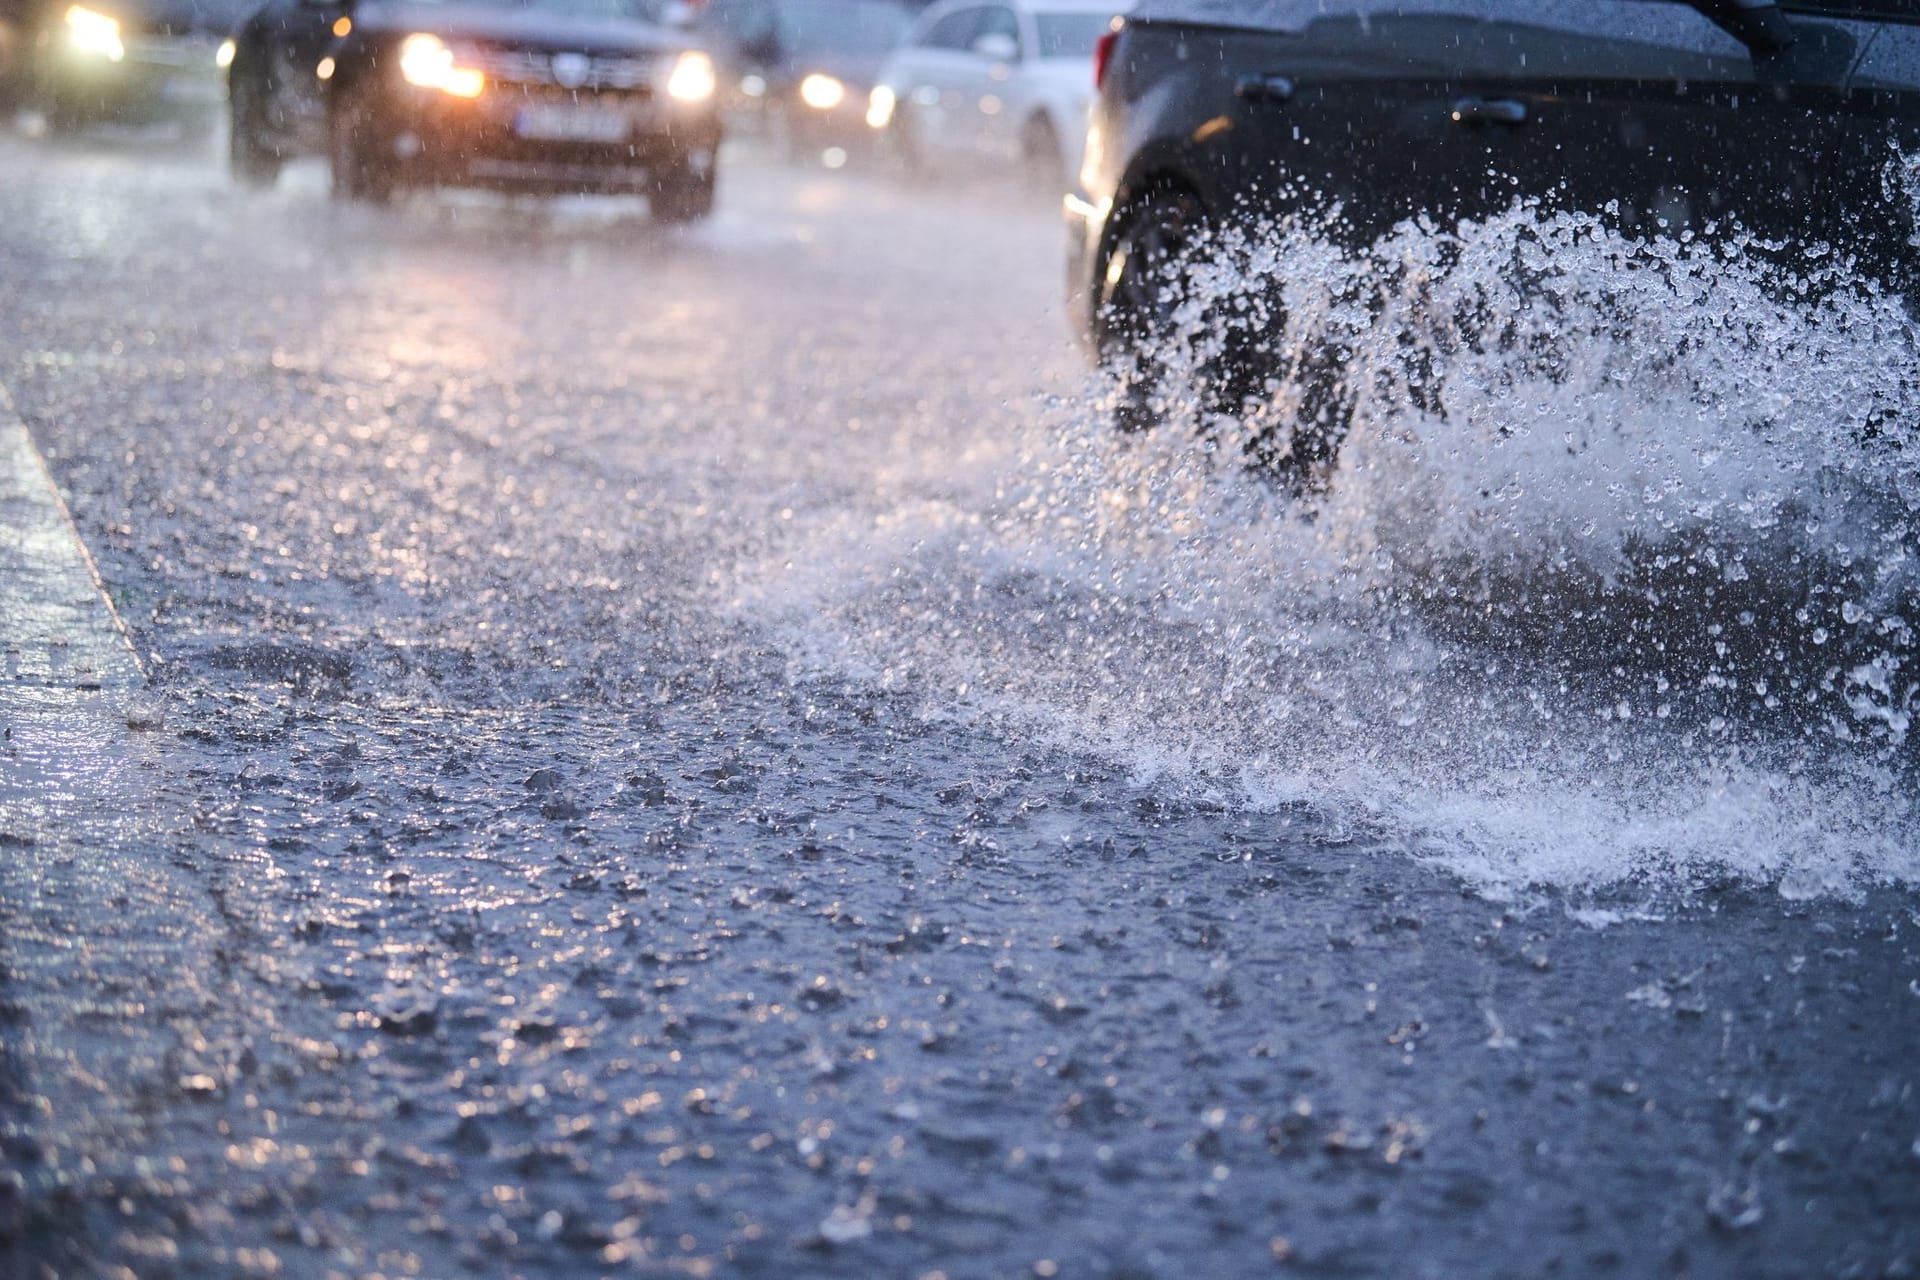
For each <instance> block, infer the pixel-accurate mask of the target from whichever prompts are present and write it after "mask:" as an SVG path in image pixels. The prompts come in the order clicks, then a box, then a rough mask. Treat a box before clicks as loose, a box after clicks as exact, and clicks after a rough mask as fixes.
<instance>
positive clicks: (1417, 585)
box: [762, 204, 1920, 896]
mask: <svg viewBox="0 0 1920 1280" xmlns="http://www.w3.org/2000/svg"><path fill="white" fill-rule="evenodd" d="M1206 250H1207V251H1206V253H1205V254H1203V255H1202V256H1201V259H1200V260H1199V261H1198V262H1197V263H1196V264H1193V265H1190V266H1188V267H1187V268H1185V269H1184V272H1183V277H1184V279H1185V281H1186V284H1187V288H1188V293H1187V296H1186V298H1185V301H1184V302H1183V303H1182V305H1181V306H1180V308H1179V310H1178V313H1177V314H1178V323H1179V329H1180V331H1179V332H1178V333H1177V334H1176V335H1175V336H1174V337H1173V338H1171V339H1170V340H1169V341H1167V342H1166V343H1164V344H1163V345H1160V346H1157V347H1156V348H1155V349H1154V350H1152V351H1151V352H1150V353H1148V357H1147V359H1146V361H1145V362H1144V364H1145V365H1146V366H1147V367H1148V368H1150V369H1151V370H1152V371H1153V373H1154V382H1155V385H1156V386H1157V387H1158V391H1157V392H1153V393H1152V395H1153V404H1152V406H1151V414H1150V416H1151V417H1153V418H1154V419H1156V420H1157V422H1158V425H1157V426H1156V427H1155V429H1153V430H1151V431H1149V432H1145V433H1141V434H1128V433H1124V432H1119V431H1116V430H1115V428H1114V421H1115V417H1116V411H1117V409H1118V408H1119V407H1120V406H1122V405H1131V406H1134V407H1136V408H1137V406H1138V403H1139V397H1140V394H1141V393H1140V388H1139V387H1138V385H1137V384H1136V385H1131V386H1130V385H1129V378H1130V377H1132V378H1135V379H1137V378H1138V376H1139V375H1140V374H1141V372H1142V367H1141V365H1140V364H1136V365H1135V366H1134V368H1133V369H1131V370H1127V369H1122V370H1120V371H1119V376H1118V377H1117V378H1110V379H1095V380H1094V381H1093V382H1092V383H1091V384H1090V386H1089V389H1088V391H1087V393H1086V394H1085V396H1083V397H1081V398H1079V399H1077V400H1075V401H1073V402H1071V403H1064V404H1058V405H1055V406H1054V407H1053V408H1052V409H1051V410H1050V411H1049V413H1048V414H1047V415H1046V416H1047V418H1048V421H1049V432H1048V434H1047V436H1046V438H1045V439H1044V440H1042V441H1038V442H1036V443H1034V444H1033V445H1032V447H1031V448H1029V449H1028V450H1027V451H1025V452H1024V453H1023V455H1022V456H1021V457H1020V458H1019V459H1018V461H1017V463H1016V464H1015V465H1012V466H1009V467H1007V468H1006V469H1005V470H1004V471H1003V473H1002V474H1000V475H999V476H998V477H997V478H996V481H997V482H996V485H995V488H994V495H993V498H992V500H991V501H990V502H988V503H986V504H985V505H984V509H980V508H974V507H969V506H967V505H964V504H962V503H960V502H957V501H944V502H943V501H934V500H929V501H926V502H922V503H917V504H914V505H910V506H903V507H901V508H899V509H896V510H893V511H891V512H888V513H886V514H884V515H883V516H881V517H880V518H879V519H878V520H877V521H875V520H870V519H868V518H864V517H849V518H848V519H847V520H846V521H844V522H843V523H841V524H839V525H837V526H836V525H833V524H831V523H829V524H826V525H822V526H819V527H816V528H815V529H814V530H813V531H812V534H811V538H812V541H813V545H812V546H811V547H810V548H808V549H807V551H806V553H805V555H804V556H802V557H798V558H800V559H804V560H806V561H810V562H812V563H815V564H821V565H831V566H833V569H832V570H831V572H830V573H828V574H826V575H816V576H815V577H813V578H810V579H798V580H796V579H794V578H793V577H792V576H791V575H787V576H783V577H781V579H780V580H779V585H777V586H770V587H768V588H767V591H766V593H765V595H764V596H763V597H762V598H763V599H764V600H766V601H768V602H770V603H772V604H773V605H775V606H776V607H780V606H784V607H788V608H790V609H791V610H792V612H791V613H790V615H789V616H790V617H791V619H792V620H793V621H794V623H795V625H796V627H797V628H798V629H799V630H800V631H801V632H802V633H803V634H802V637H801V638H802V639H803V640H804V642H805V643H806V644H808V645H810V646H811V650H810V651H811V653H812V654H813V656H814V658H815V660H816V661H818V662H819V663H820V664H821V665H823V666H827V667H831V668H834V669H836V670H846V669H847V668H849V667H850V666H851V667H853V668H855V669H864V670H866V671H868V672H869V673H870V674H872V675H874V676H875V677H876V678H878V679H881V680H883V681H886V682H889V683H893V684H898V685H903V686H906V687H911V688H915V689H918V690H921V691H922V692H923V693H924V695H925V697H926V699H927V701H928V704H929V707H930V708H931V709H934V710H936V711H938V712H939V713H941V714H964V715H969V716H986V717H989V718H992V719H993V720H994V721H995V722H996V723H999V724H1001V725H1002V726H1003V727H1004V728H1005V731H1007V732H1009V733H1015V734H1020V735H1026V736H1032V735H1036V734H1037V735H1040V736H1043V737H1047V738H1049V739H1051V740H1055V741H1058V742H1060V743H1062V744H1070V745H1074V746H1079V747H1086V746H1092V747H1094V748H1095V749H1097V750H1100V751H1103V752H1105V753H1108V754H1111V755H1113V756H1115V757H1117V758H1120V759H1124V760H1127V761H1129V762H1131V763H1132V764H1133V765H1134V766H1135V768H1136V770H1137V771H1138V773H1139V774H1140V776H1141V777H1142V778H1143V780H1151V781H1152V782H1153V784H1154V785H1159V786H1166V787H1170V788H1174V789H1182V790H1198V791H1205V792H1208V793H1210V794H1212V795H1214V796H1216V797H1218V798H1223V799H1226V800H1227V801H1229V802H1231V803H1238V804H1242V805H1246V806H1248V807H1250V808H1252V809H1255V810H1266V809H1273V808H1276V807H1278V806H1281V805H1288V804H1294V803H1299V802H1302V801H1304V802H1307V803H1310V804H1313V805H1316V806H1322V807H1326V808H1330V809H1332V810H1333V811H1335V812H1336V813H1339V814H1342V815H1345V816H1348V817H1351V818H1353V819H1354V820H1356V821H1360V822H1364V823H1365V824H1367V825H1368V826H1369V827H1370V828H1372V829H1373V830H1375V831H1377V832H1379V833H1381V834H1382V835H1385V836H1389V837H1397V838H1398V839H1399V840H1401V841H1402V842H1403V843H1404V845H1405V847H1407V848H1408V849H1409V850H1411V851H1412V852H1414V853H1415V854H1417V855H1419V856H1424V857H1431V858H1436V859H1439V860H1441V861H1442V862H1444V863H1446V864H1447V865H1449V866H1451V867H1453V868H1454V869H1456V870H1457V871H1459V872H1460V873H1461V874H1462V875H1464V876H1467V877H1469V878H1470V879H1472V880H1474V881H1476V882H1479V883H1482V884H1485V885H1489V886H1509V887H1511V886H1516V885H1522V884H1557V885H1567V886H1584V887H1594V886H1602V885H1608V884H1618V883H1620V882H1622V881H1627V880H1635V879H1652V880H1656V881H1660V882H1663V883H1675V882H1678V883H1685V882H1688V881H1691V880H1694V879H1697V878H1699V877H1701V876H1708V875H1713V876H1718V875H1724V874H1728V873H1731V874H1734V875H1737V876H1740V877H1742V878H1746V879H1751V880H1757V881H1762V882H1767V883H1772V884H1775V885H1777V886H1778V887H1779V888H1780V890H1781V891H1782V892H1784V893H1787V894H1789V895H1793V896H1802V895H1809V894H1820V893H1831V892H1841V893H1845V892H1850V891H1853V890H1855V889H1857V888H1859V887H1860V886H1861V885H1863V884H1865V883H1870V882H1898V883H1907V882H1911V881H1913V880H1915V879H1920V821H1917V818H1920V815H1917V814H1916V811H1915V786H1914V779H1913V771H1912V767H1911V766H1912V760H1911V746H1910V737H1911V720H1912V716H1913V709H1914V703H1915V701H1916V697H1917V696H1920V683H1917V682H1916V678H1915V675H1914V669H1913V668H1914V654H1913V647H1914V634H1913V626H1912V622H1911V620H1912V619H1914V618H1916V617H1920V612H1917V611H1916V606H1915V589H1916V585H1920V577H1917V575H1916V569H1917V568H1920V564H1917V562H1916V557H1915V551H1916V530H1917V529H1920V523H1917V520H1920V513H1917V512H1916V504H1920V478H1916V476H1915V475H1914V468H1913V467H1912V465H1911V464H1912V460H1913V459H1914V458H1915V457H1916V456H1917V455H1916V452H1915V451H1916V449H1917V448H1920V441H1917V440H1916V439H1915V432H1916V430H1920V385H1917V384H1920V375H1917V374H1916V370H1920V338H1917V326H1916V321H1915V317H1914V314H1913V312H1912V311H1911V309H1910V308H1909V306H1908V304H1907V303H1906V302H1905V301H1904V300H1903V299H1901V298H1898V297H1895V296H1892V295H1890V294H1888V293H1886V292H1883V291H1881V290H1879V289H1877V288H1875V287H1873V286H1871V285H1868V284H1865V283H1862V281H1861V278H1860V277H1859V275H1858V274H1857V273H1856V272H1855V271H1854V269H1853V264H1852V263H1850V262H1849V261H1848V260H1847V259H1846V258H1845V257H1844V255H1842V254H1840V253H1839V252H1837V251H1835V250H1832V249H1830V248H1827V247H1824V246H1815V247H1813V248H1812V249H1809V250H1805V251H1803V252H1796V251H1792V250H1790V249H1789V248H1788V247H1787V246H1783V245H1778V244H1770V243H1767V242H1765V241H1761V240H1758V239H1755V238H1751V237H1747V236H1744V235H1740V234H1726V235H1720V236H1715V237H1712V238H1711V239H1707V238H1700V239H1696V238H1693V237H1692V236H1690V235H1689V236H1680V237H1675V238H1669V239H1652V240H1646V239H1635V238H1631V237H1628V236H1625V235H1622V234H1621V233H1619V232H1617V231H1614V230H1611V229H1610V228H1609V227H1608V225H1607V223H1606V221H1605V220H1604V219H1602V218H1597V217H1591V216H1585V215H1578V214H1567V213H1548V212H1544V211H1542V210H1541V209H1538V208H1536V207H1532V206H1528V205H1525V204H1516V205H1515V206H1513V207H1512V208H1510V209H1508V210H1507V211H1506V212H1504V213H1503V214H1501V215H1499V216H1497V217H1494V218H1491V219H1489V220H1487V221H1485V222H1479V223H1472V224H1464V225H1461V226H1458V227H1451V228H1442V227H1438V226H1435V225H1432V224H1429V223H1408V224H1405V225H1402V226H1401V227H1399V228H1397V229H1396V230H1395V231H1394V232H1392V233H1391V234H1390V235H1388V236H1387V237H1385V238H1384V239H1382V240H1381V241H1379V242H1377V243H1376V244H1374V245H1372V246H1370V247H1369V248H1368V249H1367V250H1366V251H1364V252H1354V251H1351V250H1347V249H1343V248H1341V247H1339V246H1337V245H1336V244H1334V243H1333V242H1331V241H1329V240H1328V239H1326V238H1324V237H1323V236H1321V235H1320V234H1318V233H1317V231H1316V230H1315V229H1314V228H1312V227H1310V226H1308V225H1305V224H1301V223H1296V224H1283V225H1279V226H1275V227H1268V228H1263V229H1261V230H1260V231H1259V233H1258V234H1250V235H1243V236H1236V237H1232V238H1226V237H1223V238H1220V239H1218V240H1215V241H1214V242H1212V243H1210V244H1209V245H1207V246H1206ZM1249 346H1260V347H1262V348H1264V349H1265V351H1266V353H1267V357H1268V360H1269V368H1270V369H1271V370H1273V371H1274V372H1275V376H1273V377H1271V378H1269V379H1268V380H1267V382H1266V383H1265V384H1264V386H1261V387H1259V388H1257V390H1256V394H1254V395H1253V396H1252V397H1251V398H1250V399H1248V400H1246V401H1244V402H1242V403H1241V404H1240V405H1238V406H1237V411H1236V412H1234V413H1232V414H1223V413H1221V412H1218V409H1219V407H1220V406H1219V403H1218V397H1217V396H1209V395H1207V394H1205V393H1203V392H1201V391H1198V390H1196V388H1198V387H1201V386H1202V385H1203V384H1205V383H1206V381H1207V375H1208V370H1209V369H1211V368H1214V367H1216V365H1217V362H1218V361H1219V360H1220V359H1221V357H1222V355H1223V353H1229V354H1230V353H1233V352H1235V351H1242V352H1244V351H1245V350H1246V349H1247V348H1248V347H1249ZM1329 422H1336V423H1342V424H1344V425H1345V430H1344V433H1338V434H1337V447H1336V448H1335V449H1334V451H1333V453H1332V463H1331V465H1330V466H1329V467H1327V468H1325V470H1324V483H1323V484H1321V485H1319V486H1318V487H1314V488H1313V489H1312V491H1310V492H1308V493H1305V494H1300V493H1297V492H1296V491H1294V490H1291V489H1289V488H1288V487H1286V486H1284V485H1275V484H1273V483H1272V482H1271V481H1270V480H1269V479H1268V478H1264V477H1262V476H1260V475H1258V474H1254V473H1252V472H1250V471H1249V470H1248V468H1247V466H1246V465H1245V463H1246V459H1247V457H1248V456H1249V455H1250V454H1252V455H1255V456H1259V457H1262V458H1264V459H1266V460H1267V461H1268V463H1269V464H1270V465H1271V464H1274V463H1276V461H1277V463H1278V464H1279V465H1282V466H1284V465H1285V462H1286V459H1287V458H1288V457H1289V456H1290V455H1291V454H1292V453H1293V452H1294V451H1295V450H1296V449H1297V448H1299V446H1300V445H1301V444H1302V443H1303V442H1304V441H1305V440H1306V439H1307V438H1308V434H1307V432H1305V431H1303V429H1302V424H1303V423H1304V424H1310V425H1314V424H1317V425H1318V427H1320V428H1322V429H1324V427H1325V425H1326V424H1327V423H1329ZM803 619H804V621H802V620H803Z"/></svg>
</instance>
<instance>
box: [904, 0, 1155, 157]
mask: <svg viewBox="0 0 1920 1280" xmlns="http://www.w3.org/2000/svg"><path fill="white" fill-rule="evenodd" d="M1129 7H1130V0H1013V3H1003V2H1002V3H994V2H989V0H943V2H942V3H939V4H936V5H934V6H933V7H931V8H929V9H928V10H927V11H926V12H925V13H924V14H922V15H921V18H920V20H919V22H917V23H916V24H915V25H914V28H913V31H912V32H911V33H910V34H909V35H908V37H907V39H906V41H905V42H904V43H903V44H901V46H900V47H899V48H897V49H895V50H894V51H893V53H892V54H891V55H890V56H889V57H888V59H887V62H886V65H885V66H883V67H882V68H881V70H880V82H879V83H878V84H877V85H875V86H874V89H873V96H872V98H871V100H870V102H869V107H868V112H867V123H868V124H870V125H872V126H873V127H874V128H875V129H879V130H882V131H884V132H885V133H886V134H887V136H888V137H889V138H890V139H891V141H892V144H893V150H894V152H895V154H896V155H898V156H899V157H900V158H901V159H902V160H903V161H904V162H905V163H907V164H908V165H909V166H915V167H917V166H922V165H925V166H929V167H932V166H934V165H936V164H941V165H943V166H944V164H945V163H946V162H961V163H968V162H971V163H973V164H975V165H978V164H980V163H982V162H984V163H986V164H987V165H989V166H992V167H996V168H1000V169H1003V170H1012V171H1016V172H1019V171H1024V173H1025V174H1026V176H1027V178H1028V179H1029V180H1030V181H1031V182H1033V183H1034V184H1035V185H1036V186H1039V187H1044V188H1047V189H1051V190H1055V191H1064V190H1065V189H1066V187H1067V182H1068V179H1069V178H1070V177H1071V176H1072V175H1073V174H1075V173H1077V172H1078V171H1079V169H1080V156H1081V152H1082V151H1083V149H1084V148H1085V146H1086V141H1087V111H1088V107H1089V104H1090V103H1091V102H1092V100H1093V48H1094V45H1095V44H1097V43H1098V42H1099V40H1100V37H1101V36H1102V35H1105V34H1106V33H1107V31H1108V30H1109V29H1110V28H1111V27H1112V25H1113V20H1114V18H1115V17H1116V16H1118V15H1119V14H1120V13H1122V12H1124V11H1125V10H1126V9H1127V8H1129Z"/></svg>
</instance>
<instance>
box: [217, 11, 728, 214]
mask: <svg viewBox="0 0 1920 1280" xmlns="http://www.w3.org/2000/svg"><path fill="white" fill-rule="evenodd" d="M418 36H431V37H434V38H436V39H437V40H439V41H440V42H442V44H443V45H444V46H445V48H446V49H447V50H448V51H449V53H448V56H449V58H450V60H451V64H452V65H457V66H458V67H460V68H461V69H462V70H463V71H464V72H471V73H475V74H477V75H478V76H479V77H480V81H479V83H481V84H483V85H484V87H483V88H481V89H479V90H478V91H476V92H475V93H474V94H473V95H471V96H466V95H462V94H456V93H452V92H443V91H441V90H439V89H436V88H432V87H425V86H422V85H419V84H416V83H410V82H409V81H408V79H407V78H406V76H405V75H404V74H403V66H402V64H403V50H404V48H405V46H406V42H407V41H408V40H409V39H412V38H414V37H418ZM693 50H694V45H693V42H692V41H690V40H689V39H688V38H687V37H686V36H685V35H683V34H681V33H679V32H675V31H672V30H670V29H668V28H667V27H665V26H662V25H659V24H657V23H652V22H647V21H642V20H638V19H635V18H631V17H626V16H622V15H621V14H619V13H617V12H609V11H607V9H604V8H603V9H601V10H600V11H597V12H596V11H594V10H593V9H591V8H584V9H576V10H572V11H569V10H568V9H567V8H565V7H560V8H551V7H543V6H540V5H537V4H534V5H525V6H518V5H510V4H488V3H467V4H460V3H448V4H437V3H425V4H420V3H415V4H396V3H384V2H382V0H371V2H368V3H360V4H351V3H333V2H329V0H273V2H272V3H270V4H269V5H268V6H267V7H266V8H265V9H263V10H262V11H261V12H260V13H259V14H257V15H256V16H255V18H254V19H253V20H252V21H251V22H250V23H249V24H248V26H247V29H246V31H245V32H244V33H243V35H242V37H241V39H240V42H239V49H238V51H237V54H236V57H235V60H234V66H233V69H232V75H231V80H232V93H233V102H234V128H235V133H236V137H239V136H241V135H242V134H243V133H244V134H246V135H248V136H251V137H254V138H255V139H257V140H258V146H257V148H256V149H255V151H254V152H253V153H252V155H253V156H254V157H258V156H259V155H260V153H261V152H267V153H269V154H268V155H267V160H268V162H269V163H271V162H272V161H274V160H277V159H278V158H279V157H283V156H287V155H293V154H298V153H301V152H308V151H320V152H325V153H328V154H329V156H330V159H331V161H332V163H333V165H334V168H335V177H336V186H341V185H344V186H346V187H347V188H349V189H350V190H349V194H376V193H384V192H385V191H387V190H390V189H392V188H395V187H411V186H468V187H483V188H488V189H493V190H500V191H513V192H529V193H540V194H562V193H572V192H603V193H620V192H636V193H645V194H648V195H650V196H654V197H656V199H658V198H659V197H661V195H662V193H663V190H664V189H666V188H669V187H671V188H674V189H675V190H682V191H687V192H691V193H693V198H694V199H695V201H696V204H698V201H699V200H700V199H701V198H702V197H701V196H700V191H701V190H702V189H704V191H705V193H706V194H705V197H704V198H705V199H706V200H708V201H710V197H711V188H712V173H713V165H714V160H715V153H716V151H717V149H718V146H719V141H720V124H719V119H718V116H717V113H716V111H715V109H714V105H713V102H712V99H711V97H708V98H706V99H704V100H701V101H697V102H682V101H677V100H675V99H674V98H673V97H672V96H671V95H670V94H669V93H668V92H667V91H666V86H667V83H668V80H669V77H670V76H671V74H672V71H673V68H674V66H675V63H676V60H677V59H678V58H679V57H680V56H681V55H682V54H687V53H690V52H693ZM343 151H345V152H351V154H349V155H343ZM235 154H236V170H237V171H238V170H240V169H242V168H244V167H245V166H244V161H245V159H246V157H243V156H242V155H241V151H240V149H239V148H238V147H237V148H236V153H235ZM348 171H360V172H361V173H362V176H363V177H364V178H365V183H364V184H363V186H361V187H359V188H356V185H355V180H354V178H353V175H352V172H348ZM704 211H705V210H704V207H698V208H696V209H695V211H694V216H697V215H698V213H703V212H704Z"/></svg>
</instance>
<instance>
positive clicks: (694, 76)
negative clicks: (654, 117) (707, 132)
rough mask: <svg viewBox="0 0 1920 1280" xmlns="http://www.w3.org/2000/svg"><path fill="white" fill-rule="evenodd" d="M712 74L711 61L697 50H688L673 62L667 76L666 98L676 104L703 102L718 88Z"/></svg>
mask: <svg viewBox="0 0 1920 1280" xmlns="http://www.w3.org/2000/svg"><path fill="white" fill-rule="evenodd" d="M718 83H719V82H718V81H717V80H716V79H715V78H714V74H713V59H712V58H709V57H708V56H707V55H706V54H704V53H701V52H700V51H699V50H697V49H689V50H687V51H686V52H685V53H683V54H681V55H680V56H679V57H678V58H676V59H675V60H674V63H673V71H672V72H671V73H670V74H669V75H668V76H667V96H668V97H669V98H672V99H673V100H674V101H676V102H705V101H706V100H707V99H708V98H711V97H712V96H713V91H714V90H715V89H716V88H717V87H718Z"/></svg>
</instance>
